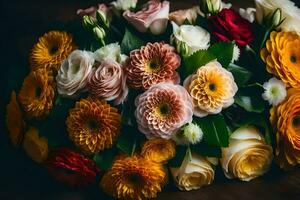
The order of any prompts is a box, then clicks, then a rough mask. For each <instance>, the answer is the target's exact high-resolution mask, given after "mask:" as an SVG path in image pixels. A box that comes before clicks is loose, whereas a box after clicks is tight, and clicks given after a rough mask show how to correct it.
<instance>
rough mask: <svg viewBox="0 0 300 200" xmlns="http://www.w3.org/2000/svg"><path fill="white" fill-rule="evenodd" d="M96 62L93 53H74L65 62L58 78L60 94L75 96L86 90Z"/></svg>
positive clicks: (76, 51)
mask: <svg viewBox="0 0 300 200" xmlns="http://www.w3.org/2000/svg"><path fill="white" fill-rule="evenodd" d="M94 61H95V60H94V58H93V53H92V52H88V51H80V50H75V51H73V52H72V53H71V54H70V55H69V57H68V58H67V59H66V60H64V61H63V63H62V65H61V67H60V69H59V71H58V74H57V76H56V82H57V90H58V93H59V94H61V95H64V96H73V95H74V94H75V93H76V92H78V91H79V90H83V89H85V87H86V84H87V81H88V77H89V75H90V72H91V71H92V67H93V65H94Z"/></svg>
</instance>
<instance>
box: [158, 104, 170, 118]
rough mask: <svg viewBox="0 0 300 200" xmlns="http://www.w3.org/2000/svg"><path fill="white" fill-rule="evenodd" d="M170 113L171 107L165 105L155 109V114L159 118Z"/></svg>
mask: <svg viewBox="0 0 300 200" xmlns="http://www.w3.org/2000/svg"><path fill="white" fill-rule="evenodd" d="M170 112H171V107H170V105H168V104H167V103H162V104H160V105H159V106H158V107H157V109H156V113H157V114H158V115H159V116H160V117H166V116H168V115H169V114H170Z"/></svg>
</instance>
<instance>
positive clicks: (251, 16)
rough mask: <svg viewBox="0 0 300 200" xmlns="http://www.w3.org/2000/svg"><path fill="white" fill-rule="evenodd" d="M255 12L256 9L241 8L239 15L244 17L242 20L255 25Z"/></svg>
mask: <svg viewBox="0 0 300 200" xmlns="http://www.w3.org/2000/svg"><path fill="white" fill-rule="evenodd" d="M255 12H256V9H255V8H250V7H249V8H246V9H243V8H240V10H239V13H240V15H241V16H242V18H244V19H246V20H248V21H249V22H250V23H253V22H254V20H255Z"/></svg>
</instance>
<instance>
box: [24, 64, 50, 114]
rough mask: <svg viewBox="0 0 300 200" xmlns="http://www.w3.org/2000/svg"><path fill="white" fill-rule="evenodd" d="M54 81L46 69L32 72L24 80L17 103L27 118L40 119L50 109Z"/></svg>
mask: <svg viewBox="0 0 300 200" xmlns="http://www.w3.org/2000/svg"><path fill="white" fill-rule="evenodd" d="M54 88H55V84H54V80H53V77H52V73H51V72H49V71H47V70H46V69H43V68H42V69H37V70H35V71H32V72H31V73H30V74H29V75H28V76H27V77H26V78H25V80H24V82H23V85H22V88H21V90H20V93H19V101H20V104H21V105H22V107H23V109H24V111H25V113H26V115H27V116H28V117H29V118H38V119H41V118H43V117H46V116H47V115H48V114H49V112H50V111H51V109H52V106H53V100H54V95H55V94H54V93H55V92H54Z"/></svg>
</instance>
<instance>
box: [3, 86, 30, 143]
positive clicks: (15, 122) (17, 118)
mask: <svg viewBox="0 0 300 200" xmlns="http://www.w3.org/2000/svg"><path fill="white" fill-rule="evenodd" d="M16 96H17V95H16V92H15V91H13V92H12V93H11V99H10V102H9V103H8V104H7V106H6V113H7V114H6V126H7V129H8V133H9V137H10V140H11V142H12V143H13V145H14V146H19V145H20V144H21V142H22V139H23V136H24V130H25V121H24V119H23V114H22V110H21V108H20V105H19V103H18V100H17V97H16Z"/></svg>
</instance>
